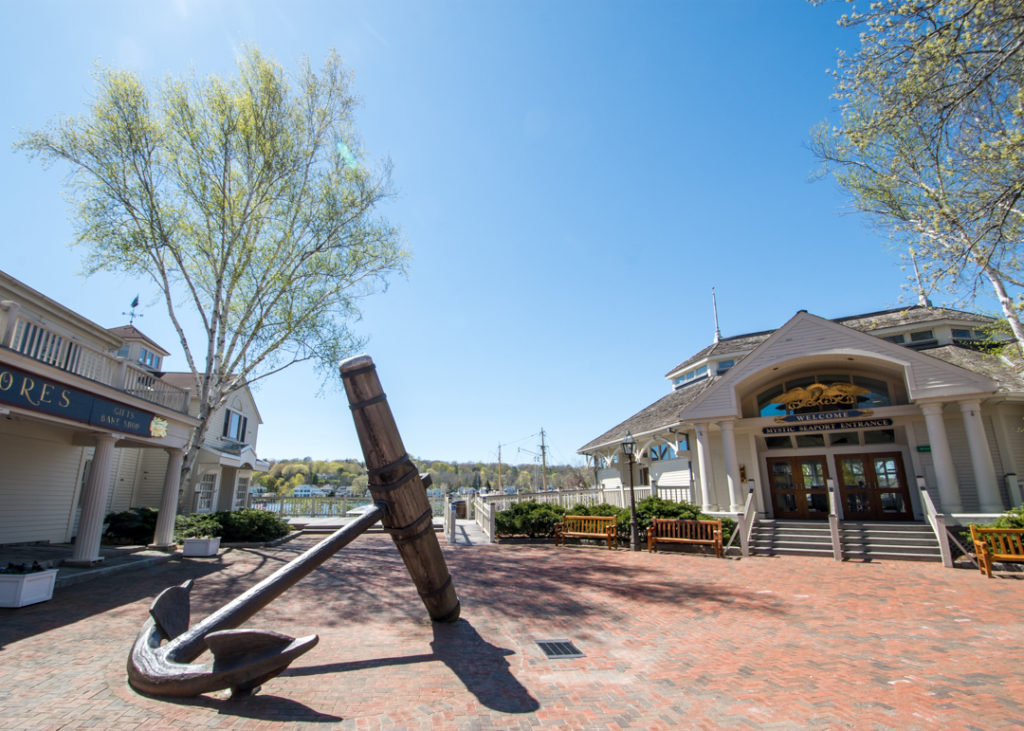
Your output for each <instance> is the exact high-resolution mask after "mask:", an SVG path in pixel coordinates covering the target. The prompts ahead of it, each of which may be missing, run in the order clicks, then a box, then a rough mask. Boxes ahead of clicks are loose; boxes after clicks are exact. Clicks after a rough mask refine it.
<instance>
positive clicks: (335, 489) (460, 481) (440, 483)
mask: <svg viewBox="0 0 1024 731" xmlns="http://www.w3.org/2000/svg"><path fill="white" fill-rule="evenodd" d="M413 463H414V464H415V465H416V467H417V469H418V470H419V471H420V472H421V473H427V474H429V475H430V477H431V482H432V485H431V489H434V490H438V491H440V493H441V494H448V495H451V494H456V493H460V492H467V491H470V490H476V491H478V492H497V491H498V489H499V484H500V489H501V490H515V491H518V492H535V491H539V490H542V489H543V485H544V484H545V482H546V484H547V487H548V489H552V490H574V489H581V488H586V487H590V486H591V485H592V482H593V480H592V479H590V478H589V477H588V475H587V473H586V471H585V470H584V469H583V468H582V467H576V466H572V465H548V467H547V474H546V475H542V474H541V466H540V465H539V464H519V465H511V464H502V465H501V478H500V482H499V476H498V463H497V462H446V461H444V460H427V459H417V458H415V457H414V458H413ZM270 464H271V467H270V469H269V470H268V471H267V472H266V473H264V474H262V475H259V476H258V477H256V479H255V480H254V482H255V483H256V484H257V485H260V486H262V487H263V488H265V489H266V490H267V492H269V493H274V494H279V495H291V494H292V493H294V491H295V488H297V487H299V486H300V485H310V486H313V487H319V488H321V489H323V490H324V491H325V492H326V493H328V494H339V495H353V496H364V495H366V494H367V482H368V478H367V475H366V466H365V465H364V464H363V463H362V462H360V461H357V460H354V459H334V460H317V459H312V458H311V457H304V458H302V459H282V460H270ZM545 477H546V480H545V479H544V478H545Z"/></svg>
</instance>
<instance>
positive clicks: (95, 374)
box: [0, 303, 188, 413]
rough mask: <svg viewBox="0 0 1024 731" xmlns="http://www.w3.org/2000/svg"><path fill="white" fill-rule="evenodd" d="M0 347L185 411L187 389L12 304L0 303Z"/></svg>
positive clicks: (137, 396)
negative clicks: (48, 324) (73, 335)
mask: <svg viewBox="0 0 1024 731" xmlns="http://www.w3.org/2000/svg"><path fill="white" fill-rule="evenodd" d="M0 336H2V340H0V346H3V347H6V348H9V349H10V350H13V351H14V352H15V353H20V354H21V355H24V356H26V357H28V358H32V359H33V360H37V361H39V362H40V363H45V364H47V365H49V366H53V367H54V368H59V369H60V370H62V371H67V372H68V373H73V374H74V375H76V376H81V377H82V378H88V379H89V380H90V381H96V382H97V383H102V384H103V385H105V386H110V387H111V388H115V389H117V390H118V391H122V392H124V393H126V394H129V395H131V396H135V397H136V398H140V399H143V400H144V401H149V402H150V403H154V404H159V405H160V406H164V407H166V408H168V409H173V410H175V411H180V412H183V413H187V411H188V392H187V391H185V390H184V389H181V388H178V387H177V386H172V385H171V384H169V383H165V382H164V381H161V380H160V379H159V378H157V377H156V376H154V375H153V374H152V373H150V372H149V371H147V370H146V369H145V368H142V367H141V366H138V365H136V364H135V363H131V362H129V361H127V360H125V359H124V358H118V357H116V356H113V355H109V354H107V353H104V352H102V351H100V350H97V349H96V348H93V347H90V346H89V345H86V344H85V343H82V342H80V341H77V340H74V339H72V338H70V337H68V336H66V335H61V334H59V333H57V332H55V331H53V330H51V329H49V328H48V327H46V326H45V325H43V324H42V323H40V322H38V321H36V320H33V319H31V318H30V317H28V316H26V315H25V314H22V313H21V312H20V308H19V307H18V306H17V305H16V304H13V303H3V305H0Z"/></svg>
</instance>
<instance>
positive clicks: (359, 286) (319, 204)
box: [18, 50, 406, 475]
mask: <svg viewBox="0 0 1024 731" xmlns="http://www.w3.org/2000/svg"><path fill="white" fill-rule="evenodd" d="M95 77H96V83H97V90H96V93H95V95H94V99H93V101H92V102H91V105H90V106H89V109H88V111H87V113H86V114H85V115H84V116H82V117H80V118H61V119H58V120H56V121H55V122H53V123H51V124H50V125H49V126H48V127H47V128H46V129H44V130H41V131H35V132H30V133H28V134H26V135H25V136H24V137H23V138H22V139H21V141H20V142H19V143H18V146H19V147H20V148H21V149H22V150H25V151H26V152H27V153H28V154H30V155H31V156H34V157H39V158H41V159H42V160H43V161H44V162H45V163H52V162H62V163H66V164H68V166H69V167H70V176H69V184H70V190H71V193H72V195H73V197H74V199H75V200H76V201H77V203H78V216H77V239H78V241H79V243H81V244H84V245H86V246H87V247H88V251H89V254H88V260H87V261H88V269H89V270H90V271H98V270H107V271H115V272H124V273H127V274H130V275H133V276H142V277H148V278H149V279H151V280H152V281H153V282H154V283H155V285H156V286H157V288H158V289H159V290H160V292H161V293H162V294H163V297H164V300H165V302H166V306H167V311H168V314H169V316H170V319H171V322H172V323H173V325H174V327H175V329H176V331H177V333H178V337H179V339H180V342H181V346H182V348H183V350H184V353H185V358H186V361H187V362H188V367H189V369H190V370H191V372H192V375H193V376H194V379H195V380H194V383H195V389H196V393H198V400H199V414H198V417H199V425H198V427H197V428H196V429H195V430H194V433H193V434H192V435H191V439H190V442H189V447H188V453H187V456H186V458H185V464H184V466H183V475H186V474H187V473H188V471H189V470H190V469H191V467H192V465H193V463H194V461H195V458H196V456H197V454H198V450H199V447H200V446H201V444H202V442H203V438H204V436H205V434H206V431H207V429H208V428H209V417H210V415H211V413H213V411H214V410H215V409H217V408H218V407H220V406H222V405H223V404H224V403H225V401H226V399H227V397H228V396H229V395H230V394H231V393H232V392H234V391H235V390H237V389H239V388H241V387H243V386H244V385H245V384H247V383H253V382H256V381H259V380H260V379H263V378H266V377H268V376H270V375H272V374H274V373H277V372H278V371H280V370H282V369H284V368H287V367H288V366H290V365H293V364H295V363H299V362H302V361H312V362H314V363H316V364H317V365H318V366H320V367H321V368H322V369H324V371H325V372H327V373H330V371H331V369H333V368H334V366H335V365H336V363H337V362H338V360H339V358H341V357H343V356H344V355H346V354H348V353H350V352H352V351H353V350H354V349H356V348H358V347H359V346H360V341H359V338H358V337H356V335H355V334H354V333H353V332H352V331H351V330H350V329H349V323H350V322H351V321H352V320H353V319H354V318H356V317H357V316H358V310H357V301H358V299H359V298H360V297H362V296H365V295H367V294H369V293H371V292H373V291H375V290H376V289H377V288H378V287H381V286H383V285H384V284H385V283H386V278H387V276H388V275H389V274H392V273H394V272H398V271H401V270H402V269H403V267H404V263H405V260H406V252H405V251H404V249H403V248H402V246H401V245H400V242H399V236H398V234H397V232H396V230H395V229H394V228H393V227H392V226H391V225H389V224H388V223H387V222H386V221H384V220H382V219H380V218H379V217H377V216H376V215H375V213H374V211H375V209H376V207H377V205H378V204H379V203H380V202H381V201H382V200H383V199H385V198H386V197H387V196H388V195H389V179H390V166H389V164H386V163H385V164H384V165H383V166H382V167H381V168H380V169H379V170H378V171H377V172H371V171H370V170H369V169H367V168H366V167H365V166H364V165H363V164H362V163H361V162H360V159H361V157H362V154H361V152H360V148H359V143H358V139H357V138H356V135H355V132H354V130H353V109H354V107H355V100H354V98H353V97H352V95H351V93H350V91H349V86H348V75H347V73H346V72H345V71H344V69H343V68H342V63H341V60H340V58H339V57H338V56H337V54H335V53H332V54H331V55H330V56H329V57H328V58H327V60H326V62H325V64H324V66H323V69H322V70H321V71H320V72H319V73H316V72H315V71H314V70H312V69H311V68H310V65H309V62H308V60H306V61H304V62H303V63H302V64H301V66H300V68H299V70H298V73H297V74H296V75H295V76H294V77H293V78H289V76H288V75H286V74H285V72H284V71H283V70H282V68H281V67H279V66H278V65H277V64H275V63H274V62H273V61H271V60H269V59H268V58H266V57H264V56H263V55H261V54H260V53H259V52H258V51H256V50H248V51H247V52H246V53H245V54H244V55H243V56H242V58H241V59H240V61H239V67H238V74H237V76H235V77H233V78H229V79H221V78H217V77H215V76H211V77H207V78H205V79H199V78H196V77H194V76H193V77H192V78H186V79H170V80H168V81H166V82H164V83H163V84H160V85H158V86H155V87H153V88H152V89H151V88H147V87H146V86H145V85H144V84H143V83H142V82H141V81H140V80H139V79H138V78H137V77H136V76H135V75H134V74H132V73H130V72H127V71H115V70H101V71H98V72H97V73H96V75H95ZM183 310H192V311H193V312H194V313H195V314H196V315H197V316H198V321H199V322H200V323H201V324H202V330H201V332H199V333H190V332H186V329H185V323H184V320H183V312H182V311H183ZM308 459H309V458H307V460H308ZM309 461H311V460H309Z"/></svg>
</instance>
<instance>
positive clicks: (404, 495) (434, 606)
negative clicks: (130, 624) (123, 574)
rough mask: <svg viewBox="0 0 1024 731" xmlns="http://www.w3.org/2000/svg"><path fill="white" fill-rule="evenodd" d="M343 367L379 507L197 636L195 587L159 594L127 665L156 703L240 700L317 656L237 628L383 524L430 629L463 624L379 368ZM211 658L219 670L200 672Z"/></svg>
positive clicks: (267, 634) (311, 640)
mask: <svg viewBox="0 0 1024 731" xmlns="http://www.w3.org/2000/svg"><path fill="white" fill-rule="evenodd" d="M340 367H341V375H342V379H343V380H344V383H345V390H346V392H347V394H348V398H349V403H350V407H351V409H352V413H353V418H354V420H355V424H356V431H357V433H358V435H359V440H360V444H361V446H362V448H363V456H364V458H365V460H366V466H367V469H368V471H369V489H370V494H371V495H372V496H373V499H374V504H375V507H374V508H373V509H372V510H370V511H369V512H367V513H366V514H365V515H363V516H361V517H360V518H359V519H357V520H355V521H353V522H352V523H349V524H348V525H346V526H344V527H343V528H341V529H339V530H338V531H336V532H334V533H333V534H331V535H330V536H328V537H327V538H325V539H324V540H323V541H321V542H320V543H318V544H317V545H315V546H313V547H312V548H310V549H309V550H307V551H306V552H304V553H303V554H302V555H300V556H298V557H297V558H295V559H293V560H292V561H290V562H289V563H287V564H286V565H285V566H283V567H282V568H280V569H278V570H277V571H276V572H274V573H273V574H272V575H271V576H269V577H267V578H266V579H264V580H263V581H261V582H259V583H258V584H256V585H255V586H253V587H252V588H250V589H249V590H247V591H246V592H244V593H243V594H241V595H240V596H238V597H237V598H235V599H233V600H231V601H230V602H228V603H227V604H225V605H224V606H223V607H221V608H220V609H218V610H217V611H215V612H214V613H213V614H211V615H210V616H208V617H207V618H206V619H204V620H202V621H201V622H199V623H198V624H196V625H195V626H194V627H191V628H190V627H189V614H190V608H189V593H190V590H191V588H192V581H191V580H189V581H186V582H185V583H184V584H181V585H180V586H172V587H169V588H168V589H165V590H164V591H163V592H161V593H160V595H159V596H157V598H156V599H155V600H154V602H153V604H152V606H151V607H150V610H149V612H150V619H149V620H147V622H146V623H145V624H144V625H143V627H142V630H141V631H140V632H139V635H138V637H137V638H136V640H135V644H134V645H133V647H132V651H131V655H130V656H129V658H128V682H129V684H130V685H131V686H132V687H133V688H135V689H136V690H138V691H140V692H142V693H147V694H149V695H154V696H167V697H187V696H196V695H201V694H203V693H209V692H211V691H215V690H220V689H223V688H231V690H232V694H233V695H235V696H242V695H247V694H249V693H252V692H254V691H255V689H257V688H258V687H259V685H260V684H262V683H263V682H266V681H267V680H269V679H270V678H273V677H275V676H277V675H279V674H280V673H281V672H283V671H284V670H285V669H286V668H287V667H288V665H289V664H291V662H292V661H293V660H294V659H295V658H297V657H299V656H300V655H302V654H303V653H305V652H307V651H308V650H310V649H312V648H313V647H314V646H315V645H316V643H317V642H318V640H319V638H318V636H317V635H315V634H314V635H307V636H305V637H299V638H293V637H289V636H288V635H284V634H280V633H278V632H272V631H269V630H244V629H243V630H239V629H233V628H235V627H238V626H239V625H240V624H242V623H243V622H245V621H246V620H247V619H249V618H250V617H252V616H253V615H254V614H256V612H258V611H259V610H260V609H262V608H263V607H265V606H266V605H267V604H269V603H270V602H271V601H273V600H274V599H275V598H277V597H278V596H280V595H281V594H282V593H284V592H285V591H287V590H288V589H289V588H291V587H292V586H294V585H295V584H296V583H297V582H298V581H299V580H300V579H302V578H303V577H304V576H306V575H308V574H309V573H311V572H312V571H313V570H314V569H316V568H317V567H318V566H320V565H321V564H322V563H323V562H324V561H326V560H327V559H328V558H330V557H331V556H333V555H334V554H335V553H337V552H338V551H339V550H341V549H342V548H343V547H344V546H346V545H348V544H349V543H351V542H352V541H353V540H354V539H355V538H357V537H358V536H359V535H361V534H362V533H363V532H365V531H366V529H367V528H369V527H370V526H371V525H373V524H374V523H376V522H377V521H378V520H380V521H381V523H382V524H383V525H384V527H385V530H386V531H387V532H388V533H390V534H391V537H392V539H393V540H394V542H395V545H396V546H397V548H398V551H399V553H400V554H401V556H402V559H403V561H404V562H405V565H406V567H407V568H408V570H409V573H410V575H411V576H412V579H413V582H414V583H415V585H416V589H417V591H418V592H419V594H420V597H421V599H422V600H423V603H424V605H425V606H426V608H427V612H428V613H429V614H430V617H431V619H433V620H434V621H436V622H453V621H455V620H456V619H458V616H459V610H460V605H459V600H458V597H457V596H456V594H455V587H454V586H453V584H452V580H451V576H450V574H449V573H448V567H447V565H446V564H445V561H444V555H443V554H442V553H441V546H440V544H439V543H438V541H437V536H436V534H435V533H434V530H433V516H432V513H431V510H430V504H429V502H428V501H427V497H426V489H425V486H424V480H423V479H422V478H421V477H420V475H419V473H418V472H417V470H416V467H415V465H414V464H413V463H412V461H411V460H410V459H409V457H408V455H407V454H406V452H405V448H404V447H403V446H402V440H401V437H400V436H399V434H398V428H397V426H396V425H395V422H394V418H393V417H392V415H391V409H390V408H389V407H388V404H387V399H386V397H385V396H384V393H383V391H382V390H381V387H380V381H379V380H378V379H377V374H376V368H375V366H374V365H373V361H372V359H370V358H369V356H357V357H355V358H350V359H348V360H346V361H343V362H342V363H341V366H340ZM207 648H208V649H209V650H210V651H211V653H212V654H213V662H212V663H201V664H194V663H193V661H194V660H195V659H196V658H198V657H199V656H200V655H201V654H202V653H203V651H204V650H206V649H207Z"/></svg>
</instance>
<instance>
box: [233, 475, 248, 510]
mask: <svg viewBox="0 0 1024 731" xmlns="http://www.w3.org/2000/svg"><path fill="white" fill-rule="evenodd" d="M248 495H249V478H248V477H239V478H238V480H237V481H236V482H235V507H234V509H235V510H241V509H242V508H244V507H245V501H246V498H247V497H248Z"/></svg>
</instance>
